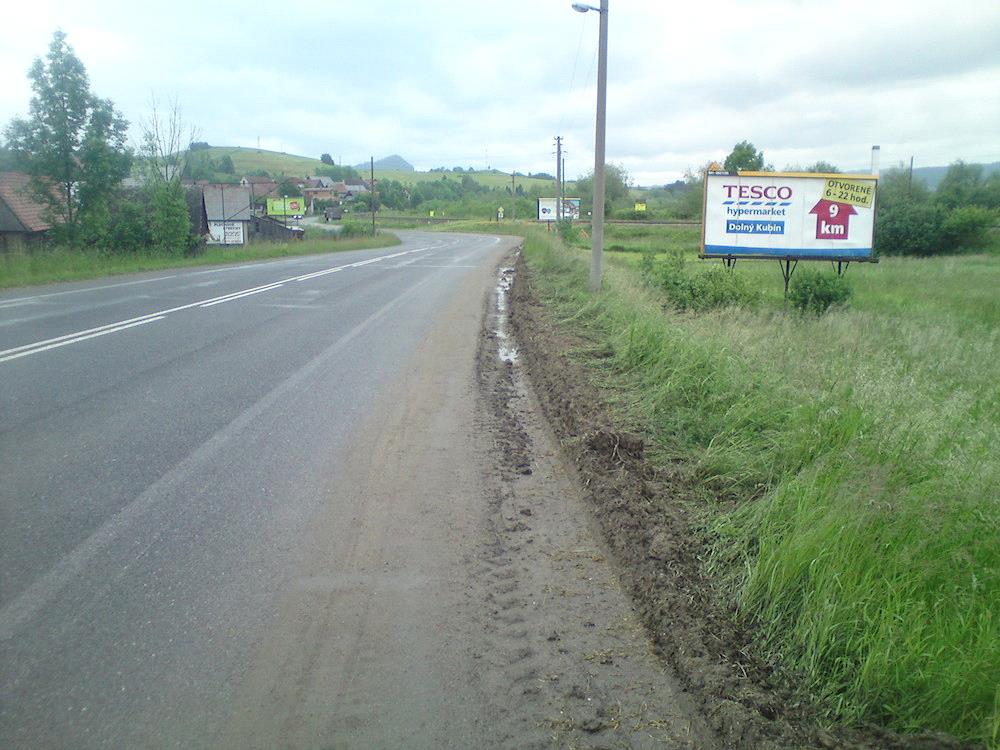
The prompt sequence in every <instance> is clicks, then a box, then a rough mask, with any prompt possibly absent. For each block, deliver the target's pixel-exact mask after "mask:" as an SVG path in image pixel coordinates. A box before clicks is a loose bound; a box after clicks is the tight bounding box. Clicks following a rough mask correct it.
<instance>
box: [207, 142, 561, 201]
mask: <svg viewBox="0 0 1000 750" xmlns="http://www.w3.org/2000/svg"><path fill="white" fill-rule="evenodd" d="M194 153H195V155H196V156H199V157H204V158H208V159H211V160H218V159H220V158H221V157H222V156H229V157H230V158H231V159H232V160H233V168H234V174H232V175H223V174H221V173H216V175H215V178H216V179H227V178H228V179H239V178H240V177H242V176H243V175H245V174H248V173H251V172H255V171H257V170H261V169H263V170H265V171H266V172H267V173H268V174H269V175H271V176H272V177H276V178H280V177H281V176H282V175H285V176H288V177H307V176H309V175H314V174H316V170H317V169H319V168H322V167H323V166H325V165H324V164H323V162H321V161H320V160H319V159H313V158H310V157H308V156H296V155H295V154H285V153H280V152H278V151H267V150H265V149H256V148H243V147H241V146H210V147H208V148H201V149H199V150H197V151H195V152H194ZM396 160H398V161H396ZM384 164H390V165H391V164H400V165H401V166H399V167H398V168H392V167H391V166H390V167H385V166H383V165H384ZM356 169H357V170H358V172H360V173H361V176H362V177H367V176H368V169H369V165H368V164H361V165H359V166H358V167H356ZM466 175H468V176H469V177H472V178H473V179H474V180H476V182H478V183H480V184H482V185H486V186H487V187H491V188H493V187H496V188H501V189H502V188H505V187H507V186H509V185H510V184H511V181H510V174H507V173H504V172H499V171H497V170H491V171H488V172H486V171H483V172H464V173H462V174H451V173H448V174H442V173H438V172H418V171H416V170H415V169H414V167H413V165H412V164H410V163H409V162H407V161H406V160H405V159H403V158H402V157H401V156H398V155H393V156H388V157H386V158H385V159H380V160H378V161H376V162H375V176H376V177H377V178H378V179H380V180H396V181H397V182H401V183H403V184H404V185H414V184H416V183H418V182H425V181H430V180H435V181H436V180H441V179H450V180H461V179H462V177H464V176H466ZM551 182H552V179H551V178H549V179H547V180H546V179H542V178H540V177H539V176H532V177H523V176H517V178H516V184H517V185H518V186H520V187H522V188H524V189H525V190H528V189H531V188H539V187H544V188H548V187H549V186H550V184H551Z"/></svg>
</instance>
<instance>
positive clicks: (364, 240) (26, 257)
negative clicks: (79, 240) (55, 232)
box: [0, 234, 399, 289]
mask: <svg viewBox="0 0 1000 750" xmlns="http://www.w3.org/2000/svg"><path fill="white" fill-rule="evenodd" d="M398 244H399V238H398V237H396V236H395V235H393V234H379V235H377V236H375V237H356V238H351V239H336V238H335V237H333V236H330V235H327V236H322V235H321V236H318V237H307V238H306V239H305V240H301V241H298V242H258V243H254V244H251V245H228V246H223V245H213V246H208V247H207V248H206V249H205V252H204V253H202V254H200V255H192V256H184V255H175V254H172V253H162V254H159V253H154V252H148V253H135V254H129V255H124V254H117V253H106V252H90V251H79V250H67V249H64V248H51V249H44V250H37V251H35V252H31V253H23V254H22V253H10V254H6V255H4V254H0V289H3V288H7V287H15V286H33V285H36V284H49V283H52V282H56V281H73V280H77V279H93V278H98V277H101V276H111V275H114V274H122V273H137V272H141V271H159V270H162V269H166V268H184V267H188V266H208V265H224V264H227V263H246V262H248V261H254V260H264V259H267V258H283V257H287V256H292V255H314V254H320V253H331V252H339V251H344V250H362V249H367V248H377V247H390V246H392V245H398Z"/></svg>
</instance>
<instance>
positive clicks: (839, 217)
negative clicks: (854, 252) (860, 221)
mask: <svg viewBox="0 0 1000 750" xmlns="http://www.w3.org/2000/svg"><path fill="white" fill-rule="evenodd" d="M809 213H811V214H816V239H817V240H846V239H847V234H848V232H849V231H850V227H849V226H848V224H849V222H850V221H851V217H852V216H856V215H857V213H858V212H857V210H855V208H854V206H852V205H851V204H850V203H837V202H836V201H828V200H827V199H826V198H823V199H822V200H820V201H819V202H818V203H817V204H816V205H815V206H813V207H812V210H811V211H810V212H809Z"/></svg>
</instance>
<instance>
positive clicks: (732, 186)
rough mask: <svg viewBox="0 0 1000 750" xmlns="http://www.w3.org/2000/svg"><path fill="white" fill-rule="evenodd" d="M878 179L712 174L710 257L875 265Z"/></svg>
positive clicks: (706, 230) (707, 221)
mask: <svg viewBox="0 0 1000 750" xmlns="http://www.w3.org/2000/svg"><path fill="white" fill-rule="evenodd" d="M877 185H878V178H877V177H874V176H873V175H848V174H811V173H803V172H738V173H728V172H709V173H707V174H706V176H705V210H704V220H703V221H704V223H703V225H702V247H701V255H702V257H703V258H781V259H793V260H845V261H867V260H872V235H873V232H874V229H875V189H876V186H877Z"/></svg>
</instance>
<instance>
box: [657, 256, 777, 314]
mask: <svg viewBox="0 0 1000 750" xmlns="http://www.w3.org/2000/svg"><path fill="white" fill-rule="evenodd" d="M640 268H641V269H642V272H643V275H644V276H645V278H646V281H647V282H648V283H650V284H652V285H654V286H656V287H658V288H659V289H661V290H662V291H663V293H664V294H665V295H666V296H667V298H668V299H669V301H670V304H671V305H673V306H674V307H675V308H676V309H678V310H695V311H702V310H709V309H712V308H715V307H732V306H745V307H752V306H754V305H756V304H757V303H759V302H760V299H761V293H760V290H759V289H758V288H757V287H756V286H755V285H753V284H751V283H749V282H748V281H747V280H746V278H745V277H744V276H739V275H737V274H735V273H733V272H732V271H729V270H727V269H725V268H723V267H721V266H719V265H713V266H709V267H707V268H706V267H702V268H695V267H694V266H693V264H690V263H688V262H687V261H686V259H685V257H684V254H683V252H682V251H680V250H674V251H672V252H671V253H669V254H667V256H666V257H665V258H656V257H655V256H654V255H653V253H650V252H646V253H644V254H643V256H642V260H641V261H640Z"/></svg>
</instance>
